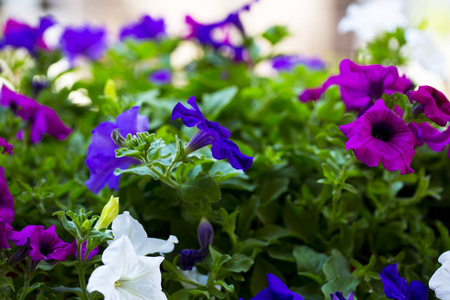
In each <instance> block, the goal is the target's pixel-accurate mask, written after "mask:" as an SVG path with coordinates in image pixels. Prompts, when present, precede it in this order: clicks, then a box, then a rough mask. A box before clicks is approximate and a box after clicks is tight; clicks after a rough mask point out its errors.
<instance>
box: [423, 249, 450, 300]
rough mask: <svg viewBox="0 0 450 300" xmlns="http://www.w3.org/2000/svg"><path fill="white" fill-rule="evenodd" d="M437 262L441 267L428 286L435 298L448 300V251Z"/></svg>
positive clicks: (449, 274) (449, 288)
mask: <svg viewBox="0 0 450 300" xmlns="http://www.w3.org/2000/svg"><path fill="white" fill-rule="evenodd" d="M438 261H439V262H440V263H441V264H442V266H441V267H440V268H439V269H437V271H436V272H435V273H434V274H433V276H431V278H430V282H429V283H428V285H429V286H430V289H432V290H434V291H435V293H436V297H438V298H439V299H442V300H450V251H447V252H444V253H442V254H441V256H439V259H438Z"/></svg>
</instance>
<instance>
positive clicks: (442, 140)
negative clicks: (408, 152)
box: [408, 122, 450, 157]
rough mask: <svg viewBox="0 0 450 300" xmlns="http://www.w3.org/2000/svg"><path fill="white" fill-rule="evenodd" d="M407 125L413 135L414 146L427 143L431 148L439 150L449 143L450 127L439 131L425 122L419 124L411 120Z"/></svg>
mask: <svg viewBox="0 0 450 300" xmlns="http://www.w3.org/2000/svg"><path fill="white" fill-rule="evenodd" d="M408 126H409V129H411V132H412V133H413V135H414V144H415V145H416V146H422V145H423V144H427V145H428V147H430V149H431V150H433V151H435V152H440V151H442V150H444V149H445V147H446V146H447V145H448V144H450V127H449V128H447V129H446V130H444V131H439V130H437V129H436V128H434V127H433V126H431V125H430V124H428V123H426V122H425V123H420V124H418V123H415V122H411V123H409V124H408ZM449 157H450V152H449Z"/></svg>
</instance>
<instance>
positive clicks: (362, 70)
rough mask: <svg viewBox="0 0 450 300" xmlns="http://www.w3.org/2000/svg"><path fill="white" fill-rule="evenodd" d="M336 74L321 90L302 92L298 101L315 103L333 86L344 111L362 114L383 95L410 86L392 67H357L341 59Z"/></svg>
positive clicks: (407, 80)
mask: <svg viewBox="0 0 450 300" xmlns="http://www.w3.org/2000/svg"><path fill="white" fill-rule="evenodd" d="M339 71H340V74H339V75H335V76H331V77H330V78H328V79H327V81H325V83H324V84H323V85H322V86H321V87H319V88H315V89H306V90H305V91H303V93H302V94H300V96H299V99H300V101H302V102H307V101H310V100H318V99H319V98H320V96H321V95H322V94H323V93H324V92H325V91H326V90H327V89H328V88H329V87H330V86H331V85H334V84H336V85H339V87H340V91H341V97H342V101H343V102H344V104H345V107H346V108H347V110H355V111H361V110H362V109H363V108H364V107H367V106H368V105H370V104H371V102H373V101H374V100H377V99H380V98H381V96H382V95H383V94H388V95H391V94H393V93H404V92H406V91H407V90H408V89H409V88H410V87H411V80H409V79H408V78H406V77H405V76H401V77H400V76H399V74H398V70H397V68H396V67H394V66H390V67H384V66H382V65H369V66H360V65H357V64H355V63H354V62H352V61H351V60H349V59H344V60H343V61H341V63H340V65H339Z"/></svg>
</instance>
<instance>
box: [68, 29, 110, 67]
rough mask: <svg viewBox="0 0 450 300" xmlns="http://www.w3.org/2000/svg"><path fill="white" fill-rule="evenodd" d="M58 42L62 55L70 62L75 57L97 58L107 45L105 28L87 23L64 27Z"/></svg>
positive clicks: (101, 54)
mask: <svg viewBox="0 0 450 300" xmlns="http://www.w3.org/2000/svg"><path fill="white" fill-rule="evenodd" d="M60 43H61V49H62V51H63V53H64V55H66V56H67V57H68V58H69V60H70V62H71V63H72V64H73V62H74V60H75V58H77V57H86V58H88V59H90V60H98V59H100V58H101V57H102V56H103V54H104V53H105V51H106V49H107V47H108V45H107V41H106V30H105V29H104V28H102V27H94V26H89V25H86V26H84V27H77V28H75V27H68V28H66V30H65V31H64V33H63V34H62V36H61V40H60Z"/></svg>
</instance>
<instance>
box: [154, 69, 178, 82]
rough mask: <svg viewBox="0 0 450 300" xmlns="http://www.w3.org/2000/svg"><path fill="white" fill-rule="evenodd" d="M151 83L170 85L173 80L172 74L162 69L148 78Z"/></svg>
mask: <svg viewBox="0 0 450 300" xmlns="http://www.w3.org/2000/svg"><path fill="white" fill-rule="evenodd" d="M148 79H149V80H150V82H152V83H154V84H169V83H170V81H171V80H172V72H171V71H170V70H169V69H161V70H157V71H155V72H153V73H151V74H150V75H149V76H148Z"/></svg>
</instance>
